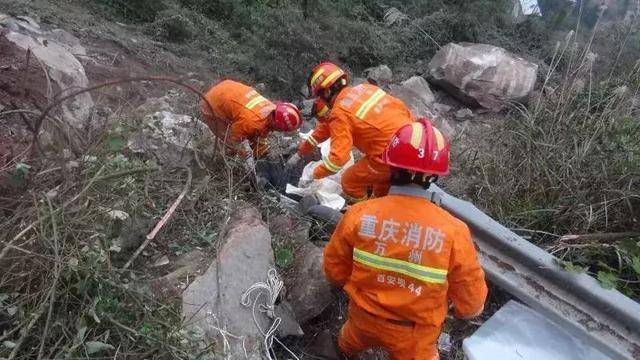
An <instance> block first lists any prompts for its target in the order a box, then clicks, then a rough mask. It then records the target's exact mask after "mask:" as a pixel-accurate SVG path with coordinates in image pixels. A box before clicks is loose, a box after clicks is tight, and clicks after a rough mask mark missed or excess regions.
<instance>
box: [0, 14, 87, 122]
mask: <svg viewBox="0 0 640 360" xmlns="http://www.w3.org/2000/svg"><path fill="white" fill-rule="evenodd" d="M0 24H2V25H4V26H5V27H6V28H7V30H8V31H5V32H4V33H3V34H2V35H0V36H4V37H5V38H6V39H7V40H8V41H9V42H11V43H12V44H13V45H14V46H16V47H17V48H19V49H22V50H23V51H25V52H26V51H27V50H30V51H31V53H32V54H33V56H35V57H36V58H38V60H39V61H40V62H41V63H42V64H43V65H44V67H45V68H46V71H47V72H48V75H49V77H50V78H51V81H52V82H53V83H54V84H55V85H57V86H58V87H59V88H60V90H62V91H64V90H67V89H74V90H76V89H79V88H84V87H87V86H88V85H89V80H88V79H87V75H86V74H85V71H84V67H83V66H82V64H81V63H80V61H79V60H78V59H77V58H76V57H75V55H76V54H77V55H86V51H85V49H84V48H83V47H82V46H81V45H80V40H78V39H77V38H76V37H75V36H73V35H71V34H69V33H68V32H66V31H64V30H60V29H55V30H51V31H46V32H44V31H42V30H41V29H40V25H39V24H38V23H37V22H36V21H35V20H34V19H32V18H30V17H28V16H18V17H15V18H13V17H11V16H8V15H4V14H0ZM61 107H62V111H63V116H64V119H65V125H66V126H71V127H73V128H75V129H76V130H81V129H86V128H93V125H94V124H93V123H92V122H89V121H88V120H91V117H90V115H91V112H92V109H93V100H92V98H91V95H90V94H89V93H84V94H80V95H78V96H76V97H74V98H73V99H70V100H68V101H66V102H64V103H63V104H62V106H61Z"/></svg>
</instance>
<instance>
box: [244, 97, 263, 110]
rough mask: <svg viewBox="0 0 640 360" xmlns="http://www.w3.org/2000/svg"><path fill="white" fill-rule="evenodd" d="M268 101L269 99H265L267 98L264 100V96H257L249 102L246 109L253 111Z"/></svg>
mask: <svg viewBox="0 0 640 360" xmlns="http://www.w3.org/2000/svg"><path fill="white" fill-rule="evenodd" d="M266 100H267V99H265V98H264V96H262V95H258V96H256V97H254V98H253V99H252V100H251V101H249V102H248V103H247V105H245V106H246V108H247V109H249V110H251V109H253V108H254V107H256V105H258V104H259V103H261V102H263V101H266Z"/></svg>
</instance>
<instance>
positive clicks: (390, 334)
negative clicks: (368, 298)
mask: <svg viewBox="0 0 640 360" xmlns="http://www.w3.org/2000/svg"><path fill="white" fill-rule="evenodd" d="M439 336H440V329H439V328H437V327H435V326H423V325H417V324H413V325H408V324H399V323H396V322H391V321H389V320H387V319H384V318H381V317H378V316H375V315H373V314H369V313H368V312H366V311H364V310H363V309H362V308H360V307H359V306H357V305H356V304H355V303H354V302H353V301H352V302H350V303H349V316H348V318H347V322H346V323H345V324H344V325H343V327H342V330H340V334H339V335H338V346H339V347H340V351H342V352H343V353H344V354H345V355H347V356H349V357H351V356H353V355H355V354H357V353H359V352H361V351H363V350H366V349H370V348H383V349H385V350H386V351H388V352H389V355H391V359H393V360H438V359H439V358H440V356H439V355H438V350H437V345H436V343H437V340H438V337H439Z"/></svg>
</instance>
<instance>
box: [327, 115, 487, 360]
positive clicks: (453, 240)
mask: <svg viewBox="0 0 640 360" xmlns="http://www.w3.org/2000/svg"><path fill="white" fill-rule="evenodd" d="M382 161H383V163H384V164H385V165H387V166H389V167H390V168H391V189H390V191H389V195H387V196H385V197H381V198H377V199H372V200H368V201H364V202H361V203H359V204H356V205H354V206H352V207H351V208H350V209H349V210H347V212H346V214H345V215H344V216H343V218H342V220H341V221H340V222H339V224H338V226H337V228H336V230H335V232H334V234H333V236H332V237H331V240H330V242H329V244H328V245H327V247H326V248H325V250H324V260H323V261H324V265H323V266H324V272H325V275H326V276H327V278H328V279H329V280H330V281H332V282H333V283H335V284H337V285H338V286H340V287H342V288H343V289H344V291H345V292H346V293H347V294H348V295H349V299H350V301H349V312H348V319H347V321H346V323H345V324H344V326H343V327H342V330H341V331H340V334H339V336H338V346H339V348H340V350H341V351H342V352H343V353H344V354H345V355H347V356H349V357H351V356H353V355H355V354H356V353H358V352H360V351H363V350H365V349H368V348H373V347H381V348H384V349H386V350H387V351H388V352H389V353H390V355H391V357H392V359H398V360H409V359H420V360H424V359H434V360H435V359H438V358H439V355H438V351H437V339H438V337H439V335H440V332H441V329H442V325H443V323H444V320H445V317H446V315H447V312H448V309H449V302H451V303H452V305H453V308H454V309H455V315H456V316H457V317H459V318H462V319H468V318H473V317H475V316H478V315H480V313H481V312H482V310H483V308H484V303H485V300H486V296H487V285H486V283H485V277H484V272H483V270H482V268H481V267H480V264H479V261H478V255H477V253H476V250H475V248H474V245H473V243H472V240H471V235H470V232H469V229H468V227H467V225H466V224H465V223H463V222H462V221H460V220H459V219H457V218H455V217H454V216H452V215H451V214H449V213H448V212H447V211H445V210H443V209H442V208H440V207H438V206H436V205H435V204H433V203H432V202H431V201H430V200H429V198H428V197H427V189H428V188H429V186H430V185H431V184H432V183H433V182H435V181H436V180H437V178H438V176H445V175H448V174H449V145H448V143H447V141H446V139H445V138H444V137H443V136H442V134H441V133H440V131H438V130H437V129H436V128H434V127H432V125H431V123H430V122H429V121H427V120H425V119H420V120H419V121H417V122H414V123H411V124H408V125H404V126H402V127H401V128H400V129H399V130H398V131H397V133H396V134H395V135H394V136H393V137H392V138H391V141H390V143H389V146H388V147H387V149H386V150H385V152H384V154H383V156H382Z"/></svg>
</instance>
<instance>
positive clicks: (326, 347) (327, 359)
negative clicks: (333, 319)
mask: <svg viewBox="0 0 640 360" xmlns="http://www.w3.org/2000/svg"><path fill="white" fill-rule="evenodd" d="M309 352H310V353H311V355H313V356H315V357H318V358H320V359H324V360H340V359H343V357H341V356H340V355H339V353H338V349H337V344H336V341H335V339H334V338H333V335H332V334H331V332H330V331H329V330H323V331H322V332H321V333H320V334H318V335H317V336H316V338H315V339H314V341H313V344H312V345H311V348H310V349H309Z"/></svg>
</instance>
